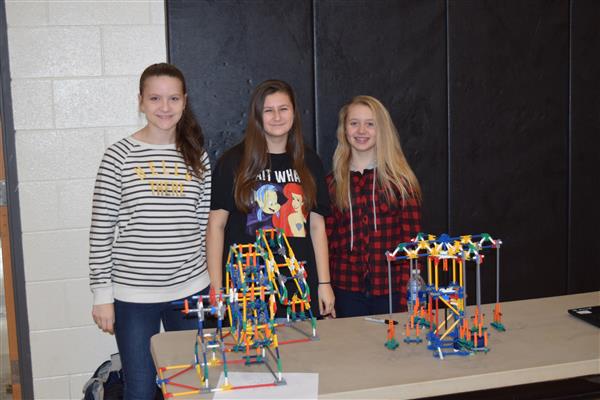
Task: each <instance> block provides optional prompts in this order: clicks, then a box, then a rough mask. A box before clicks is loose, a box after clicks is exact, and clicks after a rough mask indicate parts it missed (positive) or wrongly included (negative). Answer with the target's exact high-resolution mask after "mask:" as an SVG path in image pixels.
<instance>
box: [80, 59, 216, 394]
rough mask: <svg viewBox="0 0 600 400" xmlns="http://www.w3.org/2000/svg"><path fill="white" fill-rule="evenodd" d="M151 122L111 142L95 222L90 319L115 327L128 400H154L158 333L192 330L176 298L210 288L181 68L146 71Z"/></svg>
mask: <svg viewBox="0 0 600 400" xmlns="http://www.w3.org/2000/svg"><path fill="white" fill-rule="evenodd" d="M139 90H140V92H139V108H140V111H141V112H143V113H144V114H145V115H146V119H147V124H146V126H145V127H143V128H142V129H141V130H139V131H137V132H136V133H134V134H133V135H131V136H129V137H127V138H125V139H122V140H120V141H119V142H117V143H115V144H113V145H112V146H110V147H109V148H108V149H107V150H106V153H105V154H104V157H103V158H102V162H101V164H100V168H99V171H98V176H97V178H96V184H95V187H94V198H93V208H92V224H91V229H90V258H89V264H90V286H91V290H92V292H93V294H94V306H93V310H92V316H93V318H94V321H95V323H96V324H97V325H98V327H99V328H100V329H102V330H103V331H105V332H108V333H111V334H113V333H114V334H115V336H116V339H117V346H118V348H119V352H120V354H121V360H122V363H123V372H124V378H125V393H124V398H125V399H126V400H130V399H153V398H154V395H155V391H156V384H155V374H156V371H155V368H154V364H153V362H152V357H151V355H150V338H151V337H152V336H153V335H154V334H156V333H158V332H159V329H160V324H161V322H162V324H163V326H164V327H165V329H166V330H179V329H194V328H195V327H196V322H195V321H194V320H185V319H184V318H183V317H182V315H181V313H180V312H177V311H175V310H174V309H173V306H172V305H171V302H172V301H174V300H178V299H181V298H185V297H188V296H190V295H192V294H194V293H198V292H200V291H202V290H204V289H206V288H207V287H208V285H209V277H208V272H207V268H206V256H205V247H206V246H205V236H206V224H207V221H208V213H209V209H210V191H211V170H210V165H209V158H208V155H207V153H206V151H205V149H204V137H203V135H202V131H201V129H200V126H199V125H198V123H197V122H196V120H195V118H194V116H193V114H192V112H191V110H190V107H189V105H188V101H187V94H186V86H185V80H184V77H183V74H182V73H181V71H179V70H178V69H177V68H176V67H174V66H173V65H170V64H165V63H161V64H154V65H151V66H149V67H148V68H146V70H145V71H144V72H143V73H142V76H141V78H140V89H139Z"/></svg>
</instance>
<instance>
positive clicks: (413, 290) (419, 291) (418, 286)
mask: <svg viewBox="0 0 600 400" xmlns="http://www.w3.org/2000/svg"><path fill="white" fill-rule="evenodd" d="M424 290H425V281H424V280H423V278H422V277H421V271H419V270H418V269H413V270H412V273H411V275H410V279H409V280H408V284H407V290H406V297H407V301H406V304H407V306H408V311H409V312H412V310H413V309H414V307H415V303H416V302H417V298H419V297H422V295H423V292H424Z"/></svg>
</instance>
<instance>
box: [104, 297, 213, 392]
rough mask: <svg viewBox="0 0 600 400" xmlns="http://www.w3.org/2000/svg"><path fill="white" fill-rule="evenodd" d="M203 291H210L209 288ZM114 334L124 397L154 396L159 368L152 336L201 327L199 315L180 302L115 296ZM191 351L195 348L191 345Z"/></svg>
mask: <svg viewBox="0 0 600 400" xmlns="http://www.w3.org/2000/svg"><path fill="white" fill-rule="evenodd" d="M201 293H202V294H207V293H208V288H206V289H204V290H203V291H202V292H201ZM114 305H115V336H116V339H117V346H118V347H119V353H120V355H121V363H122V364H123V375H124V381H125V389H124V393H123V399H124V400H153V399H154V396H155V395H156V389H157V386H156V369H155V367H154V362H153V361H152V355H151V354H150V338H151V337H152V336H153V335H155V334H157V333H159V331H160V323H161V321H162V323H163V326H164V328H165V330H166V331H177V330H186V329H198V320H197V319H196V318H192V319H186V318H185V316H184V315H183V314H182V313H181V311H179V310H176V308H177V306H174V305H173V304H171V302H165V303H128V302H125V301H119V300H116V299H115V302H114ZM190 351H192V349H190Z"/></svg>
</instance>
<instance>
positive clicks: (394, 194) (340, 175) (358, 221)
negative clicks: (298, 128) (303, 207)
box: [326, 96, 421, 317]
mask: <svg viewBox="0 0 600 400" xmlns="http://www.w3.org/2000/svg"><path fill="white" fill-rule="evenodd" d="M337 139H338V145H337V148H336V150H335V153H334V156H333V172H332V173H330V174H329V175H328V176H327V183H328V184H329V191H330V195H331V199H332V203H331V208H332V213H331V215H330V216H329V217H327V221H326V225H327V237H328V239H329V264H330V266H331V280H332V283H333V287H334V293H335V296H336V311H337V315H338V317H355V316H359V315H367V314H383V313H387V312H389V311H390V310H389V298H388V271H387V260H386V258H385V251H386V250H391V249H394V248H395V247H396V246H397V245H398V244H399V243H403V242H408V241H410V239H412V238H414V237H415V236H416V234H417V233H419V231H420V229H421V226H420V224H421V208H420V199H421V189H420V186H419V182H418V180H417V178H416V177H415V174H414V173H413V171H412V169H411V168H410V166H409V165H408V162H407V161H406V158H405V157H404V154H403V152H402V147H401V146H400V141H399V140H398V132H397V131H396V128H395V127H394V123H393V122H392V119H391V118H390V114H389V113H388V111H387V110H386V109H385V107H384V106H383V104H381V102H379V100H377V99H375V98H373V97H370V96H357V97H355V98H353V99H352V101H350V103H348V104H346V105H345V106H344V107H342V109H341V110H340V113H339V120H338V128H337ZM408 274H409V273H408V266H407V265H406V264H405V263H393V264H392V298H393V304H394V306H393V307H394V310H393V311H399V310H401V309H406V285H407V281H408V278H409V277H408Z"/></svg>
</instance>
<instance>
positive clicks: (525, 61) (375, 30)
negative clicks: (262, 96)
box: [166, 0, 600, 303]
mask: <svg viewBox="0 0 600 400" xmlns="http://www.w3.org/2000/svg"><path fill="white" fill-rule="evenodd" d="M166 10H167V12H166V15H167V27H168V28H167V32H168V41H167V42H168V55H169V60H170V62H172V63H174V64H176V65H178V66H179V67H180V68H181V69H182V70H183V71H184V73H185V75H186V78H187V79H188V85H189V97H190V100H191V105H192V108H193V110H194V112H195V113H196V115H197V116H198V118H199V120H200V121H201V124H202V127H203V129H204V131H205V134H206V137H207V139H208V148H209V153H210V155H211V159H212V160H213V162H214V161H215V159H216V157H218V156H219V155H220V154H221V153H222V152H223V150H225V149H226V148H228V147H230V146H232V145H233V144H235V143H237V142H238V141H239V140H240V138H241V136H242V134H243V130H244V127H245V121H246V116H247V107H248V102H249V98H250V93H251V91H252V89H253V88H254V86H256V85H257V84H258V83H260V82H261V81H262V80H264V79H269V78H279V79H284V80H286V81H288V82H289V83H291V84H292V86H293V87H294V88H295V90H296V91H297V95H298V102H299V107H300V109H301V115H302V122H303V126H304V135H305V137H306V140H307V142H308V143H309V144H310V145H312V146H313V147H314V148H315V149H316V150H317V152H318V153H319V155H320V156H321V157H322V159H323V163H324V164H325V166H326V168H330V167H331V157H332V154H333V151H334V149H335V145H336V137H335V131H336V127H337V118H338V116H337V114H338V111H339V109H340V107H341V106H342V105H343V104H344V103H346V102H347V101H348V100H350V99H351V98H352V97H353V96H356V95H360V94H367V95H372V96H374V97H377V98H378V99H380V100H381V101H382V102H383V103H384V104H385V105H386V107H387V108H388V110H389V111H390V114H391V116H392V118H393V120H394V122H395V124H396V127H397V128H398V131H399V135H400V141H401V143H402V146H403V149H404V152H405V154H406V157H407V158H408V161H409V163H410V164H411V166H412V167H413V169H414V170H415V173H416V174H417V177H418V178H419V181H420V182H421V185H422V188H423V200H424V203H423V230H424V231H425V232H429V233H434V234H440V233H444V232H447V233H449V234H451V235H461V234H469V233H473V234H477V233H483V232H486V233H490V234H491V235H492V236H493V237H500V238H502V239H503V241H504V246H503V247H502V249H501V268H502V269H501V279H500V282H501V293H500V295H501V299H502V300H517V299H525V298H533V297H543V296H554V295H561V294H567V293H576V292H582V291H590V290H600V262H599V261H598V256H597V254H596V253H597V251H596V248H597V246H596V245H595V244H594V243H595V240H596V237H595V234H596V232H597V231H598V226H599V225H600V212H599V211H598V207H597V201H594V200H596V199H595V198H594V193H595V190H594V189H595V186H597V185H598V182H600V180H599V178H598V177H597V174H596V170H597V169H598V167H597V166H598V163H599V161H600V156H599V154H600V152H599V151H598V149H599V148H600V143H599V140H600V139H599V136H600V135H599V134H598V133H599V132H600V117H599V115H600V114H599V113H600V101H599V98H600V96H599V95H598V93H600V84H599V82H600V79H599V78H598V71H600V62H599V61H600V56H599V54H598V53H599V52H598V51H597V50H598V48H600V35H599V33H598V32H599V31H598V29H597V27H596V25H597V21H598V20H600V2H598V1H596V0H570V1H569V0H529V1H526V2H523V1H520V0H505V1H497V0H478V1H467V0H453V1H446V0H402V1H397V0H377V1H368V0H281V1H272V0H238V1H233V0H231V1H228V0H223V1H214V0H193V1H192V0H168V1H167V3H166ZM495 276H496V271H495V263H494V262H493V260H490V259H489V258H488V259H486V260H485V261H484V263H483V265H482V300H483V301H484V302H491V301H494V300H495V295H496V293H495ZM473 277H474V271H469V274H468V278H469V279H468V285H467V286H468V291H469V294H470V300H469V302H470V303H472V300H474V298H475V296H474V291H473V290H474V284H473V283H474V281H473Z"/></svg>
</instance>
